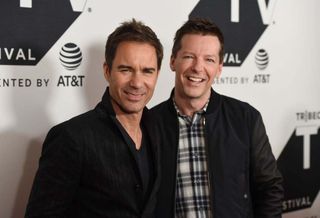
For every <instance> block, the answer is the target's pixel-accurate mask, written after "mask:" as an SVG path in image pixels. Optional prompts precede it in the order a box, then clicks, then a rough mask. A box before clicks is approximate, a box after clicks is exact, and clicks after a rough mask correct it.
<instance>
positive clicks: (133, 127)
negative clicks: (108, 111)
mask: <svg viewBox="0 0 320 218" xmlns="http://www.w3.org/2000/svg"><path fill="white" fill-rule="evenodd" d="M141 115H142V113H141V114H117V119H118V120H119V122H120V123H121V125H122V126H123V128H124V129H125V130H126V132H127V133H128V134H129V136H130V138H131V139H132V140H133V141H134V143H135V146H136V149H137V150H139V149H140V147H141V140H142V131H141V127H140V121H141Z"/></svg>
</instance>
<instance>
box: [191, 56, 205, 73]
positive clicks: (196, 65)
mask: <svg viewBox="0 0 320 218" xmlns="http://www.w3.org/2000/svg"><path fill="white" fill-rule="evenodd" d="M202 69H203V63H202V60H201V59H199V58H196V59H194V60H193V62H192V70H193V71H194V72H201V71H202Z"/></svg>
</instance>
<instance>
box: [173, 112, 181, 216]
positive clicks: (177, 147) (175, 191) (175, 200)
mask: <svg viewBox="0 0 320 218" xmlns="http://www.w3.org/2000/svg"><path fill="white" fill-rule="evenodd" d="M177 127H178V128H177V129H178V131H177V132H178V134H177V136H178V137H177V138H176V145H177V146H176V166H175V171H176V173H175V174H176V176H175V184H174V202H173V205H174V206H173V211H174V216H173V217H176V207H177V179H178V170H177V167H178V155H179V137H180V128H179V118H178V117H177Z"/></svg>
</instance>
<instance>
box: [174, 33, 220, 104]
mask: <svg viewBox="0 0 320 218" xmlns="http://www.w3.org/2000/svg"><path fill="white" fill-rule="evenodd" d="M219 52H220V42H219V39H218V38H217V37H216V36H213V35H202V34H186V35H184V36H183V37H182V39H181V48H180V49H179V51H178V52H177V54H176V55H175V56H172V57H171V61H170V67H171V70H172V71H175V73H176V78H175V95H174V97H175V100H176V101H177V102H181V103H182V102H186V101H188V102H190V101H196V102H197V105H202V106H201V107H203V106H204V105H205V103H206V102H207V101H208V98H209V96H210V90H211V85H212V84H213V81H214V78H215V77H217V76H219V75H220V73H221V70H222V61H221V60H220V59H219ZM181 106H183V105H181ZM199 109H201V108H199Z"/></svg>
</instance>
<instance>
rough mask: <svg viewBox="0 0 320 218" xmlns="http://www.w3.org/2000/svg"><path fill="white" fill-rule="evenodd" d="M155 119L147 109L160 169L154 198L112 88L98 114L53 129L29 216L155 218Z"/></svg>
mask: <svg viewBox="0 0 320 218" xmlns="http://www.w3.org/2000/svg"><path fill="white" fill-rule="evenodd" d="M151 121H152V120H151V117H149V116H148V111H147V109H146V108H145V110H144V112H143V116H142V121H141V122H142V123H143V125H144V127H145V129H146V133H147V137H149V141H150V150H151V152H150V153H151V154H152V155H151V158H150V159H151V160H152V162H153V163H151V164H153V166H154V167H153V169H154V173H152V174H153V176H151V178H150V182H151V183H152V184H153V186H152V189H151V191H150V192H151V193H149V194H150V195H149V197H146V198H145V196H144V193H143V182H142V177H141V175H140V171H139V167H138V163H137V160H136V159H135V156H134V154H133V152H134V151H133V149H134V148H133V147H132V146H129V145H130V143H132V142H130V139H129V136H128V134H127V133H126V132H125V130H124V128H123V127H122V126H121V124H120V123H119V121H118V120H117V119H116V114H115V112H114V110H113V108H112V105H111V102H110V96H109V93H108V90H107V91H106V92H105V94H104V96H103V99H102V101H101V102H100V103H99V104H98V105H97V107H96V108H95V109H94V110H91V111H89V112H87V113H84V114H82V115H80V116H77V117H75V118H72V119H71V120H69V121H66V122H64V123H62V124H59V125H57V126H55V127H54V128H52V129H51V130H50V131H49V133H48V135H47V137H46V140H45V142H44V145H43V150H42V154H41V158H40V162H39V169H38V172H37V174H36V177H35V180H34V184H33V188H32V191H31V195H30V199H29V202H28V206H27V211H26V215H25V217H28V218H29V217H30V218H31V217H39V218H49V217H50V218H53V217H57V218H61V217H70V218H81V217H84V218H152V217H154V214H153V212H154V208H155V202H156V192H157V190H158V187H159V182H160V178H159V163H158V160H159V158H158V152H157V144H156V143H157V140H156V135H155V132H154V131H153V129H154V125H153V124H152V122H151ZM144 198H145V199H144Z"/></svg>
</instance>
